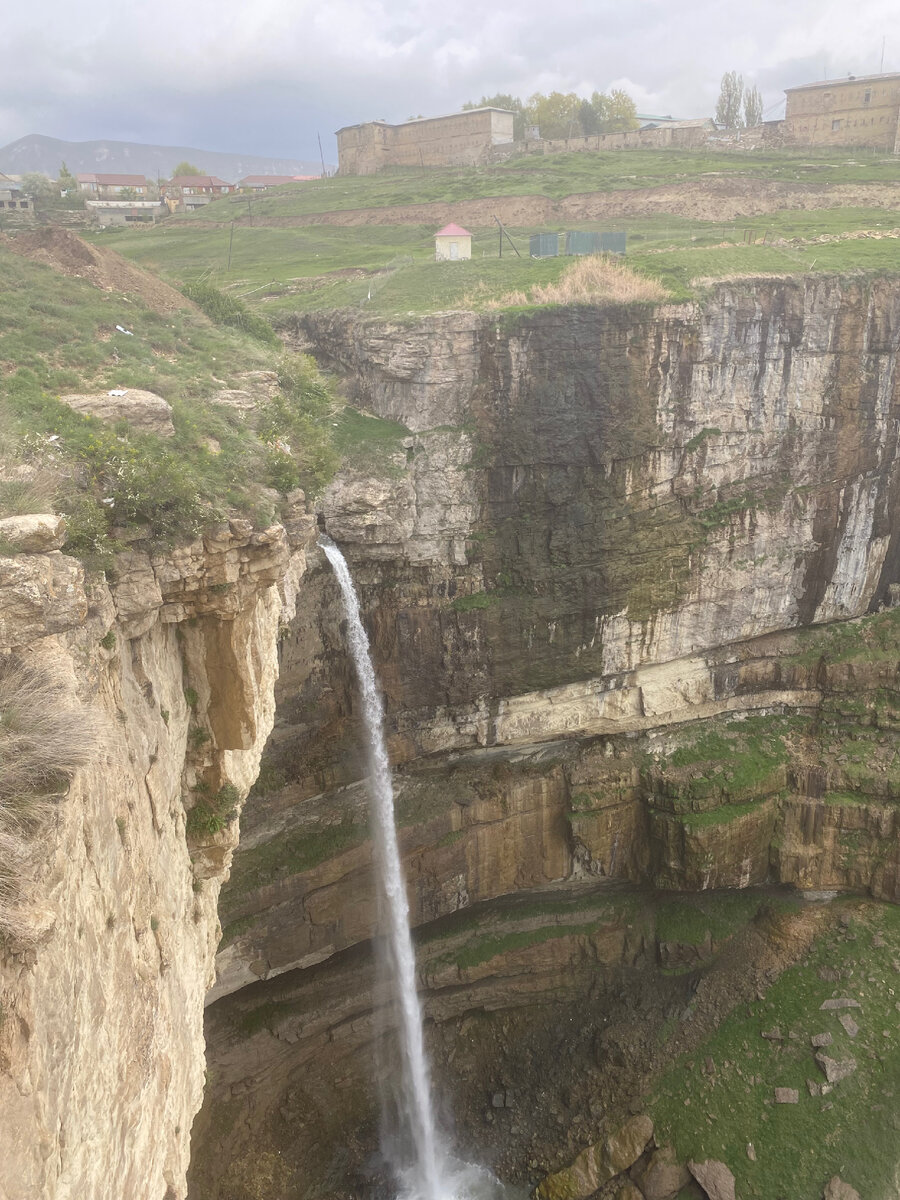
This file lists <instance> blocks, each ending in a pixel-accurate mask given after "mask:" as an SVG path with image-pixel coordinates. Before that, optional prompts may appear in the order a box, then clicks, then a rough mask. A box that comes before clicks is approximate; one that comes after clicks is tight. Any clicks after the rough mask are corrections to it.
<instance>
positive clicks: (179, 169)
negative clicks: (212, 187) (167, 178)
mask: <svg viewBox="0 0 900 1200" xmlns="http://www.w3.org/2000/svg"><path fill="white" fill-rule="evenodd" d="M202 174H203V171H201V170H200V168H199V167H195V166H194V164H193V163H189V162H180V163H178V165H177V166H176V167H174V168H173V170H172V178H173V179H175V178H177V177H178V176H179V175H202Z"/></svg>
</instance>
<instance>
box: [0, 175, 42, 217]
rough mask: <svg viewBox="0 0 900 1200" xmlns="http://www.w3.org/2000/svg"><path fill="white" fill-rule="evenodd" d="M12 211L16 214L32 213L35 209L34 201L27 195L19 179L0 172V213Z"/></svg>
mask: <svg viewBox="0 0 900 1200" xmlns="http://www.w3.org/2000/svg"><path fill="white" fill-rule="evenodd" d="M10 209H14V210H15V211H16V212H31V211H33V209H34V201H33V200H32V198H31V197H30V196H26V195H25V193H24V192H23V191H22V185H21V183H19V181H18V180H17V179H13V178H12V177H11V176H9V175H4V174H3V172H2V171H0V212H3V211H6V212H8V211H9V210H10Z"/></svg>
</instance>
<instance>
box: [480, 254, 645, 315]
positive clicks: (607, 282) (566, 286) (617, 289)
mask: <svg viewBox="0 0 900 1200" xmlns="http://www.w3.org/2000/svg"><path fill="white" fill-rule="evenodd" d="M666 298H667V292H666V290H665V288H664V287H663V286H662V284H660V283H657V281H656V280H655V279H648V278H647V277H646V276H644V275H638V274H637V272H636V271H632V270H631V268H630V267H627V266H626V265H625V264H624V263H620V262H615V261H613V260H611V259H609V258H606V257H604V256H603V255H599V254H587V255H585V256H584V257H583V258H578V259H576V261H575V262H573V263H572V265H571V266H569V267H566V269H565V270H564V271H563V273H562V275H560V277H559V279H558V280H556V282H554V283H543V284H541V283H536V284H534V285H533V286H532V287H530V288H529V289H528V291H527V292H522V291H518V292H510V293H509V294H508V295H506V296H502V297H501V298H500V299H499V300H491V301H489V302H488V303H487V306H486V307H488V308H510V307H513V306H519V305H523V306H524V305H530V304H604V303H610V304H634V303H647V302H651V301H659V300H665V299H666Z"/></svg>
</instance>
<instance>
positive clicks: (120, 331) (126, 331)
mask: <svg viewBox="0 0 900 1200" xmlns="http://www.w3.org/2000/svg"><path fill="white" fill-rule="evenodd" d="M116 329H118V331H119V333H127V334H128V336H129V337H134V334H133V333H132V332H131V330H130V329H123V328H122V326H121V325H117V326H116Z"/></svg>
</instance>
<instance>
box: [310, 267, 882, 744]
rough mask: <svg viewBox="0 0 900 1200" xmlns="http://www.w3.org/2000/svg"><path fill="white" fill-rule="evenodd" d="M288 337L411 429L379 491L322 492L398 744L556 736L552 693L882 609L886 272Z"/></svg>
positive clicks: (331, 323)
mask: <svg viewBox="0 0 900 1200" xmlns="http://www.w3.org/2000/svg"><path fill="white" fill-rule="evenodd" d="M302 326H303V328H302V330H301V331H300V332H299V333H298V337H300V336H302V337H304V338H306V339H311V340H312V341H313V343H314V345H315V346H316V348H317V349H318V351H319V352H320V353H322V354H326V355H329V356H330V358H331V360H332V361H333V362H335V363H338V364H339V365H340V366H342V367H343V368H344V369H346V370H348V371H349V372H350V379H351V385H352V386H353V387H354V388H355V392H356V395H357V396H358V398H359V399H360V400H361V401H362V402H363V403H365V404H366V406H368V407H369V408H370V409H371V410H372V411H374V412H376V413H378V414H379V415H381V416H387V417H391V418H393V419H395V420H400V421H402V422H404V423H405V424H406V425H407V426H408V427H409V429H410V430H411V431H412V436H411V438H410V439H409V442H408V444H407V445H406V446H405V448H404V450H403V453H401V454H398V455H397V458H396V461H395V464H394V478H393V479H392V480H391V483H390V486H389V487H386V486H381V487H375V486H374V485H373V484H371V483H369V484H368V485H365V484H364V483H363V481H362V480H360V479H348V478H346V477H345V478H344V479H343V480H342V481H341V482H340V484H339V486H337V487H335V488H334V489H333V490H332V491H331V493H330V494H329V496H328V497H326V499H325V502H324V504H323V512H324V516H325V520H326V523H327V525H328V527H329V528H330V529H332V530H333V532H334V534H335V536H336V537H337V538H338V540H339V541H341V543H342V545H343V546H344V547H345V550H346V552H347V554H348V556H349V557H350V558H351V561H352V565H353V568H354V570H355V573H356V576H357V578H358V580H359V584H360V588H361V591H362V593H363V598H364V601H365V602H366V604H367V607H368V609H369V610H370V612H371V615H372V621H373V624H374V630H375V635H376V639H378V641H379V643H380V647H381V649H382V651H383V652H382V653H381V654H380V655H379V659H380V663H381V664H383V665H382V669H383V670H384V671H385V672H386V676H387V677H386V681H385V687H386V691H387V694H388V699H389V705H390V708H391V710H392V712H393V714H394V725H395V729H396V733H397V737H398V740H401V741H402V740H403V738H404V737H406V736H408V737H409V738H410V739H411V741H412V745H411V746H410V748H409V752H410V753H421V752H429V751H432V750H436V749H450V748H461V747H464V746H466V745H475V744H479V743H484V742H490V741H494V740H498V741H516V740H525V739H526V738H527V737H529V736H533V735H535V734H537V735H539V736H554V735H555V734H557V733H566V732H568V731H570V729H571V728H572V725H571V719H572V713H571V707H570V706H569V705H566V704H560V703H558V702H554V701H556V700H557V693H554V692H553V691H551V690H550V689H554V688H559V687H564V686H571V685H572V684H573V683H574V682H575V681H582V682H583V683H584V684H585V687H584V694H585V695H586V696H587V695H590V693H591V692H593V693H594V695H597V694H599V693H603V694H605V693H608V692H610V691H614V690H616V689H617V687H618V680H619V679H620V678H621V677H622V676H623V674H625V673H627V672H630V671H633V670H635V669H637V668H640V667H642V666H644V665H648V664H660V663H668V662H672V661H676V660H682V659H685V658H686V657H688V656H690V655H693V654H696V653H703V652H705V651H707V650H709V649H712V648H713V647H716V646H721V645H723V644H726V643H734V642H737V641H740V640H743V639H747V638H753V637H757V636H759V635H761V634H764V633H768V632H771V631H773V630H777V629H782V628H789V627H792V626H796V625H800V624H806V623H809V622H822V621H828V620H832V619H841V618H846V617H852V616H858V615H861V614H862V613H864V612H866V611H867V610H868V609H869V608H870V607H872V606H877V605H878V604H879V603H881V602H887V601H888V599H889V589H890V585H891V583H892V582H896V580H895V576H896V574H897V569H898V545H900V543H898V541H897V537H898V535H897V533H896V530H894V531H893V532H892V530H891V524H890V512H891V509H892V504H894V503H896V494H897V487H898V468H897V436H898V432H897V422H896V416H897V404H898V382H897V373H896V344H897V336H898V329H900V299H898V293H897V290H896V288H895V287H894V286H893V285H892V284H890V283H881V284H879V283H875V284H865V285H864V284H853V283H850V284H847V283H842V282H840V281H835V280H815V281H803V282H785V281H778V282H772V281H760V282H758V283H756V284H752V285H751V284H742V285H740V286H738V285H731V286H720V287H718V288H717V289H715V291H714V292H713V293H712V294H711V296H710V298H709V299H708V301H707V302H705V303H704V304H702V305H699V304H698V305H690V306H681V307H678V308H673V309H668V310H667V309H663V310H648V309H643V310H637V311H633V310H627V309H621V308H619V309H613V310H596V309H574V310H566V309H550V310H545V311H543V312H539V313H535V314H533V315H530V316H520V317H516V318H510V317H504V318H502V319H501V318H491V317H476V316H473V315H471V314H449V315H447V316H445V317H442V318H434V319H433V320H431V321H427V322H423V323H422V324H420V325H417V326H413V327H411V328H403V327H399V326H389V327H385V326H384V325H382V324H376V323H374V322H373V323H369V324H367V323H362V324H353V323H351V322H350V321H349V319H346V320H344V319H339V318H330V319H326V318H321V317H319V318H316V317H308V318H305V319H304V320H303V322H302ZM326 586H327V585H326ZM325 637H326V638H327V633H326V634H325ZM323 645H324V643H323ZM304 649H305V648H304ZM327 649H328V650H329V651H330V652H331V653H332V654H333V655H334V656H339V654H340V651H339V648H338V647H337V646H328V647H327ZM287 657H288V660H290V658H291V655H290V651H288V655H287ZM289 669H290V664H289ZM589 681H596V682H593V683H591V682H589ZM545 693H546V694H545ZM551 698H552V699H551ZM344 703H345V705H346V701H344ZM601 706H602V705H601ZM332 707H333V706H332ZM551 707H552V708H553V709H555V711H556V714H557V715H553V716H551V715H550V710H551ZM587 707H588V708H592V707H593V708H594V711H595V712H596V707H595V704H594V703H593V702H592V701H588V705H587ZM526 708H527V709H529V710H530V713H529V718H528V721H527V722H524V721H523V720H522V719H521V716H520V714H523V713H524V712H525V710H526ZM538 713H540V714H541V715H540V717H539V716H538ZM563 713H565V714H566V715H565V717H563ZM526 724H527V727H526Z"/></svg>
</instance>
